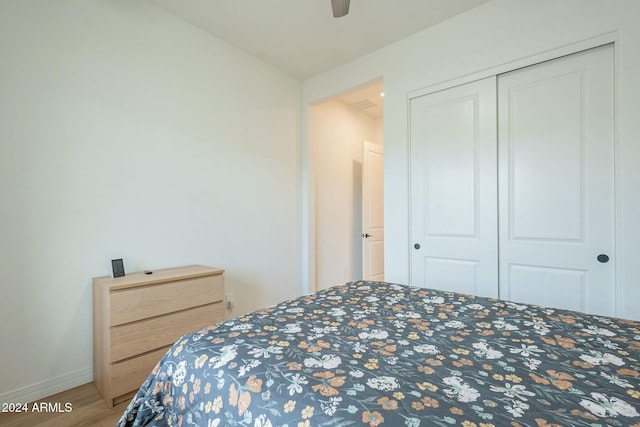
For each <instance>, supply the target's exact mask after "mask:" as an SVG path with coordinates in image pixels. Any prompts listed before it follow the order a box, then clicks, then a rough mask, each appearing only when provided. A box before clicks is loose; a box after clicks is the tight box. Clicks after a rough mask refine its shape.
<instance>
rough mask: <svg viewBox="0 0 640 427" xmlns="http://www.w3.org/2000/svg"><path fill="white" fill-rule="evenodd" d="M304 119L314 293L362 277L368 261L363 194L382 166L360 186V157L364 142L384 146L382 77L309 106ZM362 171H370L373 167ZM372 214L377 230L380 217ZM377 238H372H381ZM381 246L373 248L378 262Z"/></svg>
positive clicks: (361, 163)
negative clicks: (311, 188) (309, 177)
mask: <svg viewBox="0 0 640 427" xmlns="http://www.w3.org/2000/svg"><path fill="white" fill-rule="evenodd" d="M308 117H309V122H308V123H309V142H310V146H311V147H312V150H311V161H312V162H313V171H314V173H313V176H314V178H315V179H314V181H315V184H314V199H315V200H314V205H315V208H314V212H313V217H314V222H315V226H314V236H313V237H314V240H315V242H314V245H313V246H314V249H315V254H314V255H313V259H311V260H310V262H313V263H314V267H315V268H314V270H315V274H314V275H313V276H314V277H313V278H314V281H315V286H312V287H311V289H310V290H311V291H313V290H320V289H325V288H328V287H331V286H334V285H338V284H342V283H345V282H348V281H352V280H360V279H363V278H365V276H366V275H365V269H364V267H363V265H364V264H365V263H367V262H369V261H367V257H368V255H367V253H366V251H365V250H364V246H365V243H366V241H367V239H369V237H368V236H370V235H372V234H374V233H373V232H371V231H367V230H365V229H364V222H363V221H364V208H365V205H364V203H363V200H366V195H365V194H364V193H365V192H369V190H368V188H369V185H368V184H369V183H371V182H372V181H373V182H379V183H382V177H381V176H379V175H377V174H381V173H382V167H381V165H380V164H378V165H377V167H376V169H375V171H374V172H373V176H374V177H376V178H375V179H373V180H371V179H369V180H368V182H365V183H363V173H364V172H366V171H365V168H364V167H363V158H364V147H365V145H366V144H365V141H367V142H370V143H372V144H373V145H375V146H379V147H382V146H383V142H384V141H383V83H382V79H379V80H376V81H374V82H372V83H370V84H367V85H365V86H361V87H358V88H355V89H353V90H350V91H348V92H345V93H343V94H340V95H337V96H335V97H333V98H331V99H328V100H324V101H323V102H319V103H317V104H315V105H312V106H310V107H309V116H308ZM378 163H380V161H378ZM366 169H367V170H368V171H369V172H370V173H371V170H370V169H371V168H366ZM379 187H380V188H381V187H382V186H381V185H380V186H379ZM374 199H378V200H381V199H382V196H381V195H380V196H377V197H374ZM376 215H377V216H376V218H375V219H376V221H377V222H378V224H377V225H378V226H379V225H380V224H379V222H380V218H383V217H384V216H383V215H382V213H381V212H378V213H377V214H376ZM381 231H382V230H381ZM376 234H377V236H376V238H377V237H379V236H380V237H381V236H382V235H383V233H382V232H376ZM365 235H367V237H365ZM370 241H372V239H370ZM382 245H383V242H380V243H378V244H376V245H375V246H376V247H375V249H374V255H375V256H376V257H377V258H378V259H379V262H380V263H383V257H382V256H381V254H382V253H383V251H382V247H383V246H382ZM381 268H382V267H381ZM381 273H383V271H382V272H381ZM379 277H383V274H380V275H379ZM376 279H377V278H376Z"/></svg>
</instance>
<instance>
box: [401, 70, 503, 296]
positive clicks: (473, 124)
mask: <svg viewBox="0 0 640 427" xmlns="http://www.w3.org/2000/svg"><path fill="white" fill-rule="evenodd" d="M410 109H411V125H410V129H411V131H410V138H411V239H412V242H411V245H412V248H411V253H412V256H411V283H412V284H413V285H416V286H422V287H429V288H435V289H443V290H450V291H457V292H464V293H470V294H476V295H484V296H492V297H497V296H498V259H497V255H498V248H497V240H498V238H497V172H496V170H497V153H496V150H497V148H496V79H495V77H492V78H487V79H484V80H480V81H476V82H472V83H468V84H465V85H462V86H458V87H454V88H451V89H447V90H443V91H440V92H436V93H432V94H428V95H425V96H421V97H418V98H414V99H412V100H411V105H410Z"/></svg>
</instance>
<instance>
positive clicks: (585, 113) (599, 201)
mask: <svg viewBox="0 0 640 427" xmlns="http://www.w3.org/2000/svg"><path fill="white" fill-rule="evenodd" d="M613 88H614V86H613V48H612V47H611V46H607V47H602V48H598V49H593V50H590V51H585V52H582V53H578V54H574V55H570V56H567V57H564V58H560V59H557V60H554V61H550V62H546V63H542V64H538V65H535V66H532V67H528V68H524V69H521V70H517V71H513V72H510V73H507V74H503V75H501V76H499V78H498V106H499V117H498V120H499V130H498V141H499V142H498V146H499V200H500V204H499V214H500V298H502V299H507V300H514V301H522V302H528V303H534V304H541V305H546V306H551V307H560V308H568V309H574V310H580V311H587V312H590V313H596V314H604V315H613V314H614V310H615V307H614V306H615V285H614V283H615V280H614V279H615V278H614V201H613V171H614V169H613V167H614V165H613V147H614V144H613V138H614V116H613V111H614V110H613V93H614V90H613ZM599 255H600V261H599V260H598V257H599ZM606 257H608V258H609V261H608V262H604V261H605V260H606Z"/></svg>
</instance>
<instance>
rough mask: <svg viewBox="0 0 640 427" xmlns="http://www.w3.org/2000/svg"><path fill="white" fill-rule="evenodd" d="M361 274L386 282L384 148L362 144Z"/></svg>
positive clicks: (366, 142) (368, 143) (367, 278)
mask: <svg viewBox="0 0 640 427" xmlns="http://www.w3.org/2000/svg"><path fill="white" fill-rule="evenodd" d="M362 264H363V266H362V273H363V276H364V277H363V278H364V279H365V280H378V281H382V280H384V148H383V147H382V146H380V145H377V144H373V143H371V142H368V141H364V142H363V144H362Z"/></svg>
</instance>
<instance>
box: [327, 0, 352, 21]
mask: <svg viewBox="0 0 640 427" xmlns="http://www.w3.org/2000/svg"><path fill="white" fill-rule="evenodd" d="M350 1H351V0H331V9H332V10H333V17H334V18H340V17H341V16H345V15H346V14H347V13H349V2H350Z"/></svg>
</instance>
